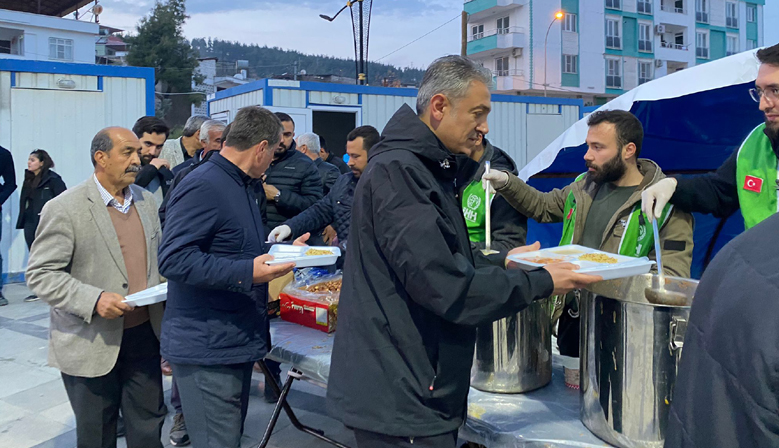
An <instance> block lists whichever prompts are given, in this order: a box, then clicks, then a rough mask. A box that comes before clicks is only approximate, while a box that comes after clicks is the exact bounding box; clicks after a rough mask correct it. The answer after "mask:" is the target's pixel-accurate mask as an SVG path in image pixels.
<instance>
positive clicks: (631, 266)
mask: <svg viewBox="0 0 779 448" xmlns="http://www.w3.org/2000/svg"><path fill="white" fill-rule="evenodd" d="M585 254H603V255H606V256H609V257H611V258H615V259H616V260H617V262H616V263H598V262H595V261H587V260H580V259H579V257H581V256H582V255H585ZM534 258H551V259H555V260H559V262H566V263H573V264H576V265H578V266H579V269H578V270H576V272H581V273H582V274H594V275H600V276H601V277H603V280H613V279H615V278H623V277H632V276H634V275H641V274H646V273H647V272H649V270H650V269H652V266H653V265H654V264H655V262H654V261H652V260H650V259H649V258H647V257H641V258H634V257H626V256H624V255H617V254H612V253H609V252H603V251H600V250H596V249H590V248H589V247H584V246H579V245H577V244H569V245H567V246H558V247H550V248H547V249H541V250H537V251H533V252H525V253H523V254H516V255H511V256H509V257H508V259H509V260H511V261H513V262H515V263H517V264H518V265H519V266H520V267H521V268H522V269H526V270H531V269H537V268H539V267H543V266H545V265H546V264H549V263H538V262H534V261H533V259H534ZM555 262H557V261H555Z"/></svg>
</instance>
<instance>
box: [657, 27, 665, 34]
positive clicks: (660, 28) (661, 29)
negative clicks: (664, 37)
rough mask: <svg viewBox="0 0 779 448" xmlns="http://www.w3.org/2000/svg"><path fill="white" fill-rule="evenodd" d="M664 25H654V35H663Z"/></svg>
mask: <svg viewBox="0 0 779 448" xmlns="http://www.w3.org/2000/svg"><path fill="white" fill-rule="evenodd" d="M664 33H665V25H655V34H664Z"/></svg>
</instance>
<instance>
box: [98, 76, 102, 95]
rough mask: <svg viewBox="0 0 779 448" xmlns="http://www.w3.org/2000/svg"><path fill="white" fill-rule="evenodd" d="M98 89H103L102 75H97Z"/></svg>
mask: <svg viewBox="0 0 779 448" xmlns="http://www.w3.org/2000/svg"><path fill="white" fill-rule="evenodd" d="M97 90H99V91H101V92H102V91H103V77H102V76H98V77H97Z"/></svg>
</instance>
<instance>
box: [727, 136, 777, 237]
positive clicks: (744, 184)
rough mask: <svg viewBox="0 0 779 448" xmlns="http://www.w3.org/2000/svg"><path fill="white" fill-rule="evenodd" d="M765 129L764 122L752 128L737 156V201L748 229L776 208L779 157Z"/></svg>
mask: <svg viewBox="0 0 779 448" xmlns="http://www.w3.org/2000/svg"><path fill="white" fill-rule="evenodd" d="M764 129H765V124H761V125H760V126H758V127H756V128H755V129H754V130H752V132H751V133H750V134H749V137H747V138H746V140H744V143H742V144H741V148H739V150H738V156H737V157H736V189H737V191H738V204H739V206H740V207H741V214H742V215H743V216H744V228H746V229H750V228H752V227H754V226H756V225H757V224H759V223H760V222H761V221H763V220H764V219H766V218H768V217H769V216H771V215H773V214H774V213H776V212H777V192H776V183H775V182H776V180H777V159H776V154H775V153H774V149H773V146H771V141H770V140H769V139H768V137H767V136H766V135H765V133H764V132H763V130H764Z"/></svg>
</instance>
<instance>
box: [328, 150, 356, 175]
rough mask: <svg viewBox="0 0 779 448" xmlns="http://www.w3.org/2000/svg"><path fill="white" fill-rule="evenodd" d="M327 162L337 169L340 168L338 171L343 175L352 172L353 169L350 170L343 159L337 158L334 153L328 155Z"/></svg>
mask: <svg viewBox="0 0 779 448" xmlns="http://www.w3.org/2000/svg"><path fill="white" fill-rule="evenodd" d="M325 162H327V163H329V164H331V165H334V166H335V167H336V168H338V171H340V172H341V174H346V173H351V172H352V169H351V168H349V165H347V164H346V162H344V160H343V159H342V158H340V157H338V156H336V155H335V154H333V153H332V152H331V153H330V154H328V155H327V159H326V160H325Z"/></svg>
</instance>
